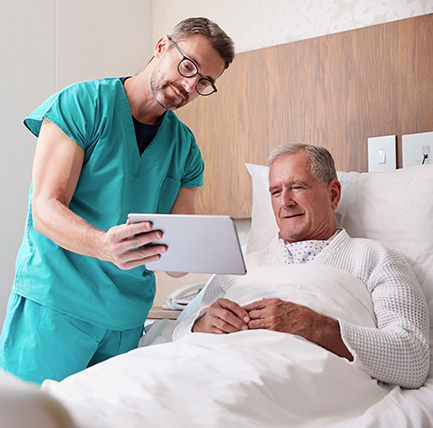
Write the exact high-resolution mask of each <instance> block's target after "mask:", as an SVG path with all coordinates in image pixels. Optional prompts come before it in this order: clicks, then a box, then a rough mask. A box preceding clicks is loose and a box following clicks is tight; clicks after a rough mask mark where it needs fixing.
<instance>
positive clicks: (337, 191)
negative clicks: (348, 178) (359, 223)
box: [329, 179, 341, 211]
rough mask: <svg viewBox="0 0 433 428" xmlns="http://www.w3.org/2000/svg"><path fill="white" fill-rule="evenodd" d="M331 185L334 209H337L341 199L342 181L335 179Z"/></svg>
mask: <svg viewBox="0 0 433 428" xmlns="http://www.w3.org/2000/svg"><path fill="white" fill-rule="evenodd" d="M329 187H330V192H331V204H332V209H333V210H334V211H335V210H336V209H337V207H338V204H339V203H340V199H341V183H340V182H339V181H338V180H336V179H335V180H332V181H331V182H330V183H329Z"/></svg>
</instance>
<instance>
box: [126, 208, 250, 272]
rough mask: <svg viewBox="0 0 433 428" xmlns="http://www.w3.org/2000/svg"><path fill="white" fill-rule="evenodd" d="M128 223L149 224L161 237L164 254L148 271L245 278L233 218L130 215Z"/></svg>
mask: <svg viewBox="0 0 433 428" xmlns="http://www.w3.org/2000/svg"><path fill="white" fill-rule="evenodd" d="M128 218H129V221H130V222H131V223H137V222H140V221H150V222H152V225H153V227H152V229H153V230H161V231H162V233H163V234H164V235H163V237H162V238H161V239H160V240H158V241H154V242H153V243H152V244H164V245H166V246H167V247H168V249H167V252H166V253H164V254H161V258H160V259H159V260H158V261H156V262H151V263H147V264H146V268H147V269H149V270H158V271H166V272H191V273H192V272H194V273H212V274H213V273H218V274H231V275H244V274H245V273H246V267H245V262H244V257H243V255H242V250H241V247H240V244H239V237H238V233H237V230H236V225H235V223H234V220H233V218H231V217H229V216H211V215H180V214H129V215H128Z"/></svg>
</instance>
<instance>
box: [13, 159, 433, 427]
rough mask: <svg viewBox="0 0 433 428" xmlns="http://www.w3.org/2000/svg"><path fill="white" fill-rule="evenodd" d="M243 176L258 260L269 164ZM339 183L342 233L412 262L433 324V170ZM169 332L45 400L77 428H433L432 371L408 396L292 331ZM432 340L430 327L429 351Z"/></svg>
mask: <svg viewBox="0 0 433 428" xmlns="http://www.w3.org/2000/svg"><path fill="white" fill-rule="evenodd" d="M247 167H248V170H249V172H250V174H251V176H252V182H253V208H252V213H251V222H252V224H251V232H250V235H249V237H248V242H247V251H253V250H256V249H259V248H261V247H263V246H264V245H266V243H267V241H268V240H269V239H270V238H271V237H272V235H273V234H274V233H275V231H276V225H275V221H274V218H273V215H272V211H271V206H270V200H269V195H268V191H267V167H265V166H262V165H252V164H248V165H247ZM339 179H340V181H341V183H342V200H341V203H340V205H339V208H338V210H337V213H336V218H337V220H338V224H339V225H340V226H343V227H345V228H346V229H347V230H348V232H349V233H350V234H351V235H352V236H361V237H368V238H374V239H378V240H381V241H383V242H385V243H386V244H388V245H390V246H392V247H394V248H395V249H396V250H398V251H399V252H401V253H402V254H403V255H404V256H405V258H406V259H407V260H408V261H409V262H410V264H411V265H412V267H413V269H414V271H415V274H416V276H417V278H418V280H419V282H420V283H421V285H422V288H423V290H424V292H425V295H426V298H427V301H428V305H429V312H430V321H431V326H433V322H432V319H433V221H432V219H433V198H432V197H431V194H432V190H433V188H432V186H433V184H432V183H433V165H422V166H415V167H410V168H404V169H398V170H394V171H390V172H381V173H372V172H369V173H356V172H349V173H347V172H339ZM199 298H200V296H198V297H197V298H196V299H195V300H194V301H192V302H191V303H190V304H189V305H188V307H187V308H186V309H185V310H184V312H183V313H182V314H181V317H182V318H183V319H184V318H185V317H186V316H187V315H188V313H191V312H192V311H193V310H194V308H195V307H196V306H197V299H199ZM343 306H345V305H343ZM348 306H349V307H350V305H349V304H348ZM343 309H344V308H343ZM349 310H350V308H349ZM173 323H175V322H174V321H171V322H169V321H167V320H165V321H160V322H155V323H154V324H153V325H152V327H151V328H150V330H149V332H148V333H146V334H145V336H144V338H146V336H147V335H148V334H149V336H148V337H149V338H151V339H149V340H147V342H146V341H145V340H144V341H143V342H144V343H143V345H145V346H142V347H140V348H138V349H136V350H133V351H131V352H129V353H127V354H124V355H121V356H118V357H115V358H112V359H110V360H108V361H106V362H103V363H100V364H98V365H96V366H93V367H91V368H89V369H86V370H84V371H83V372H80V373H78V374H75V375H73V376H70V377H69V378H67V379H65V380H64V381H62V382H53V381H46V382H45V383H44V384H43V385H42V391H41V393H43V394H48V396H49V397H50V398H51V399H52V400H53V401H55V402H57V403H59V404H60V405H61V406H62V407H63V408H65V409H66V410H67V412H68V414H69V415H70V416H71V417H72V418H73V420H74V421H75V424H76V426H78V427H88V428H96V427H104V428H107V427H113V428H114V427H119V426H122V427H142V426H151V427H170V426H176V427H203V426H208V427H222V426H227V427H257V428H265V427H271V426H272V427H299V428H301V427H302V428H303V427H315V428H316V427H321V428H323V427H335V428H336V427H339V428H340V427H354V428H357V427H359V428H366V427H374V428H382V427H383V428H389V427H391V426H392V427H393V428H403V427H404V428H406V427H430V426H433V370H432V367H431V368H430V373H429V376H428V379H427V380H426V382H425V384H424V386H422V387H421V388H419V389H404V388H400V387H398V386H395V385H386V384H382V383H380V382H377V381H376V380H374V379H372V378H370V377H369V376H368V375H367V374H365V373H364V372H362V371H361V370H359V369H358V368H356V367H354V365H353V364H352V363H349V362H348V361H347V360H345V359H342V358H339V357H337V356H335V355H334V354H332V353H330V352H328V351H326V350H324V349H322V348H320V347H319V346H316V345H314V344H311V343H309V342H307V341H305V340H302V339H300V338H297V337H295V336H292V335H289V334H285V333H277V332H271V331H264V330H257V331H246V332H240V333H234V334H229V335H209V334H208V335H207V334H191V335H187V336H186V337H184V338H182V339H181V340H179V341H175V342H171V341H170V336H171V332H172V330H173V327H174V324H173ZM152 330H154V331H153V332H152ZM432 339H433V335H432V330H430V349H431V350H432V345H433V342H432ZM17 426H19V425H17Z"/></svg>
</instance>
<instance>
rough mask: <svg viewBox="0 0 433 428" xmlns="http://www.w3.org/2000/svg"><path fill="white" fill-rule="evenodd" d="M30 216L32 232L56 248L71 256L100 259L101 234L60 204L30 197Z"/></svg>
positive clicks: (56, 201)
mask: <svg viewBox="0 0 433 428" xmlns="http://www.w3.org/2000/svg"><path fill="white" fill-rule="evenodd" d="M32 214H33V225H34V228H35V230H36V231H37V232H39V233H41V234H43V235H45V236H46V237H47V238H50V239H51V240H52V241H54V242H55V243H56V244H57V245H59V246H61V247H63V248H65V249H66V250H69V251H73V252H75V253H79V254H83V255H86V256H90V257H95V258H98V259H104V256H103V254H102V251H103V249H102V241H103V239H104V231H102V230H99V229H97V228H95V227H93V226H91V225H90V224H89V223H87V222H86V221H85V220H83V219H82V218H81V217H79V216H78V215H76V214H75V213H73V212H72V211H71V210H70V209H69V208H68V207H66V206H65V205H64V204H63V203H61V202H60V201H58V200H56V199H49V200H45V201H38V200H37V199H35V198H34V199H33V207H32Z"/></svg>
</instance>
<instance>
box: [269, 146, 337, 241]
mask: <svg viewBox="0 0 433 428" xmlns="http://www.w3.org/2000/svg"><path fill="white" fill-rule="evenodd" d="M269 191H270V193H271V200H272V208H273V210H274V214H275V218H276V220H277V224H278V227H279V229H280V233H281V235H282V237H283V238H284V239H285V240H286V241H288V242H297V241H307V240H326V239H328V238H330V237H331V236H332V235H333V234H334V233H335V231H336V226H335V219H334V211H335V209H336V208H337V206H338V202H339V200H340V191H341V186H340V183H339V182H338V181H337V180H332V181H331V182H330V183H329V184H328V185H327V186H323V185H322V184H320V183H319V182H318V181H317V179H316V178H315V177H314V176H313V175H312V174H311V173H310V160H309V158H308V157H307V156H306V155H305V154H304V153H302V152H298V153H294V154H287V155H282V156H280V157H279V158H277V160H276V161H275V162H274V163H273V164H272V166H271V168H270V171H269Z"/></svg>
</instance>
